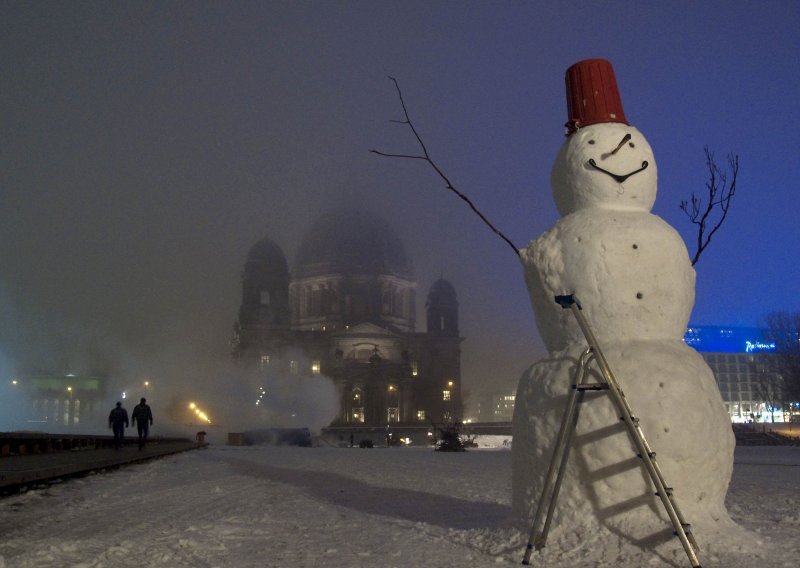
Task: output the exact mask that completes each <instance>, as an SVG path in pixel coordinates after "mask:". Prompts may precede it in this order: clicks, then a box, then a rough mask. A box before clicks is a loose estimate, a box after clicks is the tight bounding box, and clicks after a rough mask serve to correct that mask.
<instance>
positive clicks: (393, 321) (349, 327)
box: [233, 207, 463, 427]
mask: <svg viewBox="0 0 800 568" xmlns="http://www.w3.org/2000/svg"><path fill="white" fill-rule="evenodd" d="M416 286H417V283H416V280H415V278H414V273H413V268H412V263H411V260H410V259H409V258H408V256H407V255H406V252H405V249H404V247H403V243H402V242H401V241H400V239H399V238H398V237H397V235H396V234H395V233H394V231H393V230H392V229H391V228H390V226H389V225H388V224H387V223H386V222H385V221H384V220H383V219H381V218H379V217H378V216H376V215H375V214H374V213H373V212H370V211H366V210H361V209H357V208H353V207H346V208H342V209H340V210H338V211H334V212H331V213H327V214H324V215H322V216H321V217H320V218H319V219H318V220H317V221H316V222H315V223H314V224H313V225H312V226H311V229H310V230H309V231H308V233H307V234H306V236H305V238H304V239H303V240H302V242H301V243H300V246H299V249H298V253H297V257H296V259H295V262H294V263H293V264H292V265H291V267H290V266H289V264H288V262H287V260H286V257H285V255H284V252H283V250H282V248H281V247H280V246H279V245H278V244H277V243H275V242H274V241H272V240H270V239H269V238H264V239H262V240H260V241H259V242H257V243H256V244H255V245H253V247H252V248H251V249H250V252H249V254H248V255H247V260H246V262H245V266H244V270H243V272H242V303H241V307H240V309H239V317H238V320H237V321H236V323H235V325H234V341H233V356H234V359H235V360H237V361H238V362H239V364H241V365H243V366H247V367H249V368H257V369H259V370H260V372H264V373H265V375H266V374H268V373H282V374H285V375H288V376H291V375H297V376H298V377H301V376H302V377H307V376H313V375H324V376H326V377H329V378H330V379H332V380H333V382H334V384H335V386H336V389H337V393H338V396H339V398H340V408H339V413H338V416H337V418H336V419H335V420H334V421H333V423H332V426H352V427H392V426H426V425H430V424H441V423H446V422H454V421H460V420H461V418H462V413H463V408H462V396H461V393H462V385H461V347H460V344H461V341H462V338H461V337H460V336H459V331H458V300H457V296H456V291H455V289H454V287H453V286H452V284H450V283H449V282H448V281H447V280H444V279H440V280H438V281H437V282H435V283H434V284H433V286H431V289H430V290H429V292H428V294H427V297H426V301H425V314H426V330H425V331H416V312H417V300H416Z"/></svg>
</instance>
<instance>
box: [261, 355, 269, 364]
mask: <svg viewBox="0 0 800 568" xmlns="http://www.w3.org/2000/svg"><path fill="white" fill-rule="evenodd" d="M260 364H261V366H262V367H266V366H267V365H269V355H262V356H261V361H260Z"/></svg>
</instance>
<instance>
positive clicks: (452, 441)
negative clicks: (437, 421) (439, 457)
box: [434, 422, 467, 452]
mask: <svg viewBox="0 0 800 568" xmlns="http://www.w3.org/2000/svg"><path fill="white" fill-rule="evenodd" d="M461 427H462V424H461V422H449V423H445V424H441V425H434V429H435V430H436V439H437V442H436V448H435V449H436V451H437V452H465V451H467V448H466V445H465V444H464V438H463V435H462V433H461Z"/></svg>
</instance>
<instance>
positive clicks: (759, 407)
mask: <svg viewBox="0 0 800 568" xmlns="http://www.w3.org/2000/svg"><path fill="white" fill-rule="evenodd" d="M766 331H767V330H765V329H758V328H751V327H719V326H691V327H689V328H688V329H687V330H686V335H685V336H684V342H686V344H687V345H690V346H691V347H694V348H695V349H696V350H697V351H698V352H699V353H700V355H702V356H703V359H705V361H706V363H708V366H709V367H711V370H712V371H714V376H715V377H716V379H717V384H718V385H719V390H720V393H721V394H722V399H723V401H724V402H725V407H726V409H727V410H728V413H729V414H730V416H731V420H732V421H733V422H751V421H758V422H762V421H764V422H766V421H771V420H772V417H773V414H774V415H775V420H776V421H781V422H782V421H784V419H788V416H786V417H784V413H783V410H784V409H783V408H776V409H775V411H774V413H773V411H772V410H771V409H770V407H769V404H768V401H765V400H763V398H764V397H763V396H759V387H758V385H759V383H762V384H763V382H764V381H775V379H776V371H775V365H774V359H775V357H776V354H775V344H774V343H771V342H769V341H767V340H766V339H765V337H766ZM785 402H787V403H788V402H790V401H785ZM795 402H797V401H795Z"/></svg>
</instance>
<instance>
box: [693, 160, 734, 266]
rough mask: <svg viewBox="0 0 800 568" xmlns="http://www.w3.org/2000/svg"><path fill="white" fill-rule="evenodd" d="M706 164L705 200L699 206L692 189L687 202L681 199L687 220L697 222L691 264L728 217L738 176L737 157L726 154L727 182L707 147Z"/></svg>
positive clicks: (698, 258) (695, 262)
mask: <svg viewBox="0 0 800 568" xmlns="http://www.w3.org/2000/svg"><path fill="white" fill-rule="evenodd" d="M705 153H706V166H707V167H708V174H709V178H708V181H707V182H706V191H707V195H708V203H707V204H706V206H705V209H704V208H703V200H702V198H700V197H698V196H697V195H695V194H694V192H692V196H691V198H690V201H681V204H680V208H681V210H682V211H683V212H684V213H686V216H687V217H689V221H691V222H692V223H693V224H695V225H697V251H696V252H695V254H694V257H693V258H692V266H694V265H695V264H697V261H698V260H700V255H701V254H703V251H705V250H706V248H707V247H708V245H709V243H711V238H712V237H713V236H714V235H715V234H716V232H717V231H718V230H719V228H720V227H721V226H722V223H723V222H724V221H725V218H726V217H727V216H728V209H729V208H730V205H731V199H733V196H734V194H735V193H736V178H737V176H738V175H739V156H737V155H734V154H728V166H729V167H730V169H731V183H730V185H728V176H727V174H726V173H725V172H723V171H722V170H721V169H720V168H719V166H718V165H717V163H716V161H714V154H712V153H711V152H710V151H709V149H708V146H706V147H705ZM716 210H719V212H720V213H719V216H718V218H717V220H716V222H714V225H713V226H712V227H711V229H710V230H709V223H710V222H711V221H710V220H711V215H712V213H713V212H714V211H716Z"/></svg>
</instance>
